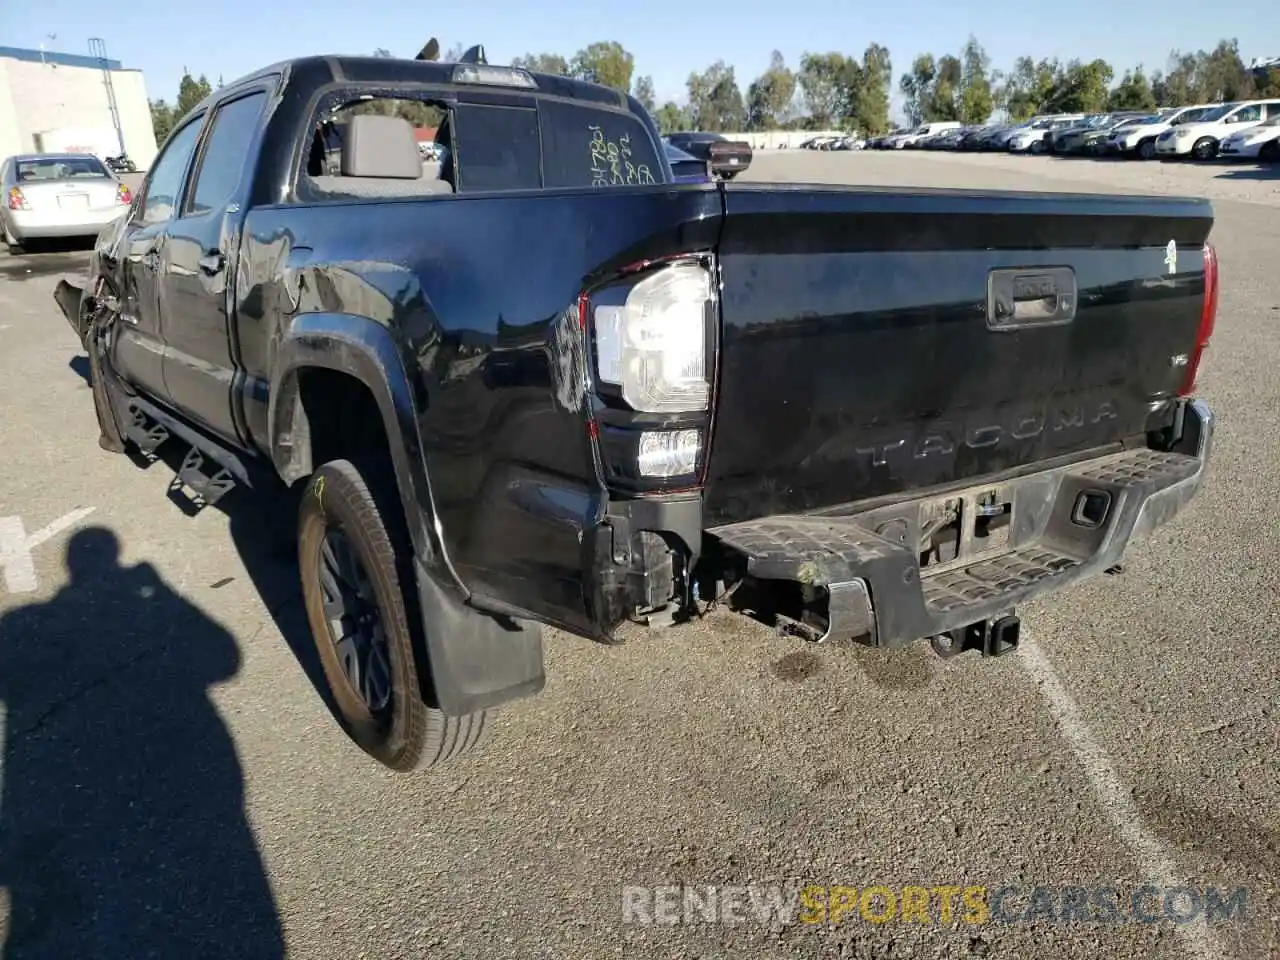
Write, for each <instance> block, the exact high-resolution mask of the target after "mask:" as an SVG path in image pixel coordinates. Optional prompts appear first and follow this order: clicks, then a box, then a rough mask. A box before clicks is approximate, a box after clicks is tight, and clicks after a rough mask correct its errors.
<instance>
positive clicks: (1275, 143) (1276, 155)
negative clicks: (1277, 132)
mask: <svg viewBox="0 0 1280 960" xmlns="http://www.w3.org/2000/svg"><path fill="white" fill-rule="evenodd" d="M1258 159H1259V160H1260V161H1261V162H1263V163H1280V140H1272V141H1271V142H1270V143H1264V144H1263V145H1262V149H1261V150H1259V151H1258Z"/></svg>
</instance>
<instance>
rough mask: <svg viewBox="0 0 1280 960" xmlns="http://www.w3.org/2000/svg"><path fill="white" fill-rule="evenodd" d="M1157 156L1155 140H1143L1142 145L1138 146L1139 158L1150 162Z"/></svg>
mask: <svg viewBox="0 0 1280 960" xmlns="http://www.w3.org/2000/svg"><path fill="white" fill-rule="evenodd" d="M1155 155H1156V142H1155V140H1143V141H1142V142H1141V143H1140V144H1138V156H1140V157H1141V158H1142V159H1143V160H1150V159H1151V158H1152V157H1154V156H1155Z"/></svg>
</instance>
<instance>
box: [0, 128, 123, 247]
mask: <svg viewBox="0 0 1280 960" xmlns="http://www.w3.org/2000/svg"><path fill="white" fill-rule="evenodd" d="M0 189H3V190H4V200H5V202H4V205H3V206H2V207H0V232H2V233H3V237H4V242H5V243H6V244H7V245H8V247H9V252H10V253H19V252H21V250H22V246H23V244H25V243H27V242H28V241H30V240H45V239H53V238H65V237H92V236H95V235H96V234H98V233H99V232H101V230H102V228H103V227H105V226H106V225H107V224H108V223H110V222H111V221H112V220H114V219H115V218H116V217H119V216H120V215H121V214H123V213H124V212H125V210H126V209H127V208H128V206H129V203H130V202H131V201H132V200H133V197H132V195H131V194H130V193H129V188H128V187H127V186H125V185H124V183H122V182H121V181H120V180H119V179H117V177H116V176H115V174H113V173H112V172H111V171H110V170H108V169H107V167H106V165H105V164H103V162H102V161H101V160H99V159H98V158H97V157H95V156H93V155H92V154H88V153H28V154H20V155H18V156H14V157H9V158H8V159H6V160H5V161H4V164H3V165H2V166H0Z"/></svg>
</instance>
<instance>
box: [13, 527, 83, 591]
mask: <svg viewBox="0 0 1280 960" xmlns="http://www.w3.org/2000/svg"><path fill="white" fill-rule="evenodd" d="M93 509H94V508H93V507H81V508H80V509H78V510H72V511H71V512H70V513H68V514H66V515H65V516H62V517H59V518H58V519H57V520H55V521H53V523H50V524H48V525H46V526H43V527H41V528H40V529H39V530H37V531H35V532H34V533H32V534H28V533H27V531H26V527H25V526H23V523H22V518H21V517H0V567H3V568H4V585H5V588H6V589H7V590H8V591H9V592H10V593H35V592H36V590H37V589H39V586H40V582H39V580H38V579H37V577H36V562H35V558H34V557H33V556H32V555H31V551H32V550H34V549H35V548H36V547H38V546H40V544H42V543H44V542H45V541H46V540H51V539H53V538H54V537H56V536H57V535H58V534H60V533H61V532H62V531H63V530H66V529H67V528H68V527H74V526H75V525H76V524H77V523H79V522H80V521H81V520H83V519H84V518H85V517H87V516H88V515H89V514H91V513H93Z"/></svg>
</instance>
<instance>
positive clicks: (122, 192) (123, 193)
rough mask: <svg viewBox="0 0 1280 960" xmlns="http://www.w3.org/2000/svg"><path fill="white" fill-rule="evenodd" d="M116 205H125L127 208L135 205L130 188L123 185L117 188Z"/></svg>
mask: <svg viewBox="0 0 1280 960" xmlns="http://www.w3.org/2000/svg"><path fill="white" fill-rule="evenodd" d="M116 203H123V204H125V205H126V206H127V205H128V204H130V203H133V194H132V193H130V192H129V188H128V187H126V186H125V185H124V184H123V183H122V184H120V186H118V187H116Z"/></svg>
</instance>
